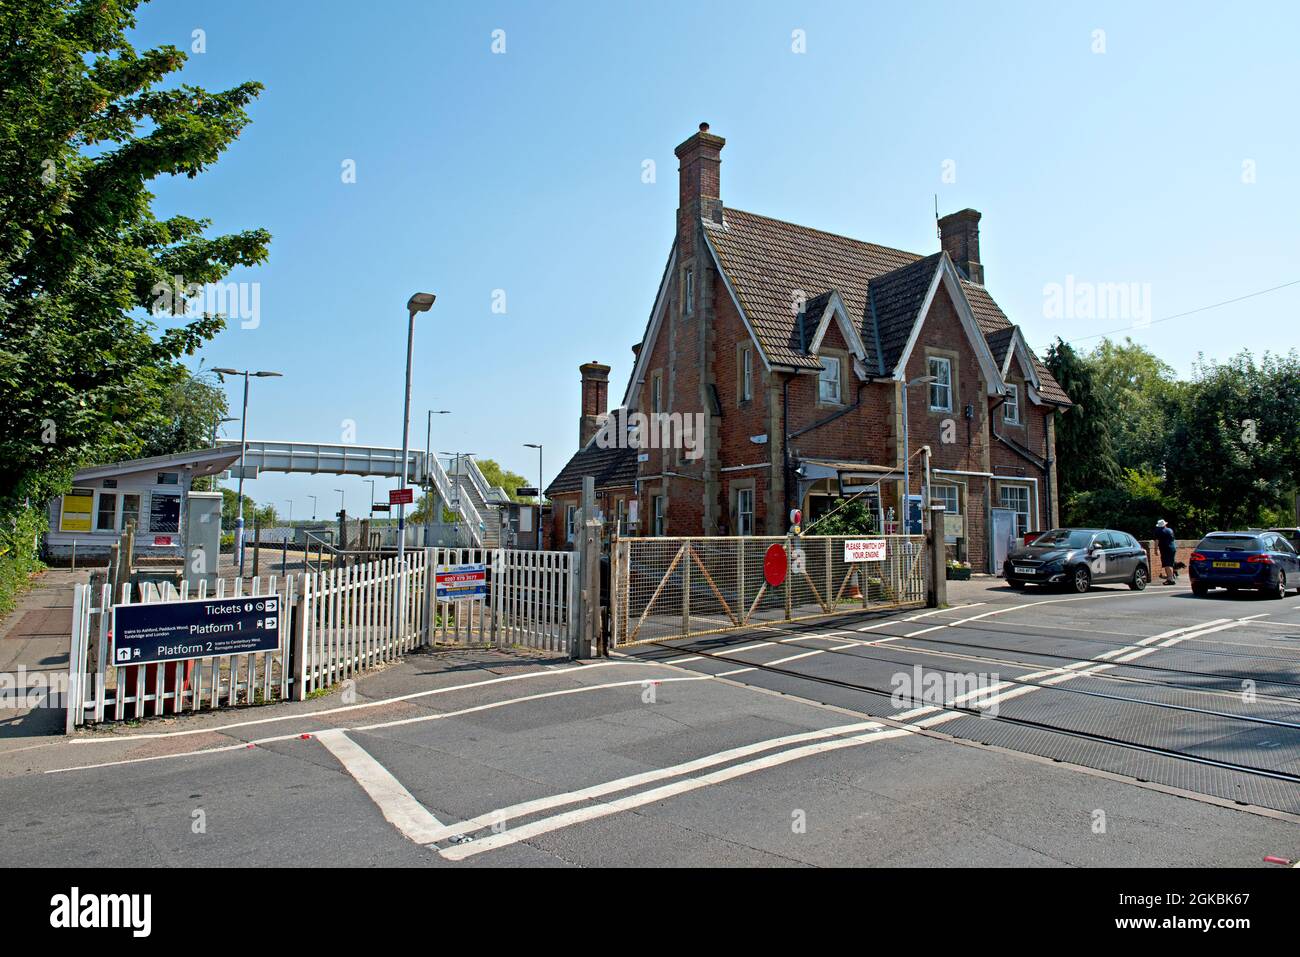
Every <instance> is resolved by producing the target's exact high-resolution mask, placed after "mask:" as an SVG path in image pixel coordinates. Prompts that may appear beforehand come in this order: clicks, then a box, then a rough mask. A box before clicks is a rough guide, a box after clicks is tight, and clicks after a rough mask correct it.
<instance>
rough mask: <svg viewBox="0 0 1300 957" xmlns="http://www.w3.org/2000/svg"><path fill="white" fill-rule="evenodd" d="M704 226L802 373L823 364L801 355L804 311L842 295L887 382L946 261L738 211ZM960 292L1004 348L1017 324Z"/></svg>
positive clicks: (1047, 394) (753, 308)
mask: <svg viewBox="0 0 1300 957" xmlns="http://www.w3.org/2000/svg"><path fill="white" fill-rule="evenodd" d="M703 224H704V230H705V233H706V234H707V236H708V238H709V241H710V242H711V243H712V244H713V248H714V249H715V250H717V254H718V260H719V261H720V262H721V264H722V268H723V271H724V272H725V274H726V277H727V280H728V281H729V282H730V284H731V288H732V289H734V290H735V293H736V296H737V297H738V298H739V300H740V304H741V307H742V308H743V309H744V311H745V315H746V316H747V317H748V319H749V321H750V324H751V325H752V326H753V327H754V333H755V335H757V336H758V340H759V344H760V345H761V346H762V348H763V351H764V352H765V353H766V354H767V357H768V360H769V361H770V362H772V363H773V364H774V365H783V366H792V367H795V368H806V369H815V368H817V367H818V365H819V363H818V360H817V359H816V358H815V357H813V356H809V355H807V354H806V353H804V352H802V351H801V350H800V349H799V323H798V316H799V303H800V301H801V300H802V299H805V298H807V297H811V296H820V295H821V294H823V293H824V292H825V291H826V290H831V289H834V290H836V291H837V292H838V293H839V295H840V298H841V299H842V300H843V301H844V307H845V308H846V309H847V310H848V312H849V316H850V317H851V318H852V319H854V320H855V321H857V322H859V323H860V324H861V329H862V339H863V342H864V343H865V345H866V347H867V366H868V368H874V369H875V370H876V372H877V374H883V375H888V374H889V373H890V372H891V371H892V369H893V366H894V364H895V363H896V362H897V360H898V358H899V356H900V355H901V353H902V349H903V347H904V346H905V345H906V344H907V340H908V338H909V335H910V333H911V324H912V320H913V319H914V318H915V316H916V314H917V312H918V311H919V310H920V306H921V302H922V301H923V300H924V298H925V293H926V291H927V289H928V286H929V282H930V280H931V279H932V278H933V276H934V269H935V267H936V265H937V263H938V259H939V256H940V255H941V254H939V253H935V254H934V255H931V256H925V257H922V256H918V255H917V254H915V253H909V252H904V251H903V250H901V249H891V248H889V247H888V246H878V245H876V244H875V243H865V242H862V241H860V240H857V239H850V238H848V237H847V236H837V235H835V234H834V233H825V232H822V231H821V230H818V229H809V228H808V227H806V226H798V225H795V224H794V223H787V222H783V221H781V220H779V219H770V218H768V217H766V216H757V215H755V214H754V213H747V212H745V211H743V210H739V209H730V208H728V209H727V210H726V212H725V213H724V216H723V222H722V223H716V222H714V221H713V220H711V219H705V220H703ZM962 289H963V291H964V292H965V294H966V298H967V300H968V301H969V302H970V306H971V310H972V312H973V313H974V314H975V319H976V321H977V323H978V324H979V327H980V330H981V331H982V332H983V333H984V336H985V339H986V340H989V339H990V337H991V336H994V335H995V334H997V339H998V341H1001V339H1002V338H1003V337H1004V336H1006V337H1008V341H1009V335H1010V333H1009V330H1010V329H1011V322H1010V320H1008V319H1007V317H1006V315H1005V314H1004V313H1003V312H1002V310H1001V309H1000V308H998V305H997V303H996V302H994V301H993V298H992V297H991V296H990V295H989V294H988V291H987V290H986V289H985V288H984V287H983V286H980V285H978V284H976V283H972V282H968V281H965V280H963V281H962ZM909 310H910V313H909ZM990 345H992V342H990ZM993 352H994V354H995V355H997V353H998V350H997V349H996V348H995V349H993ZM1001 355H1002V356H1005V355H1006V351H1005V344H1004V345H1003V348H1002V352H1001ZM1034 367H1035V371H1036V372H1037V374H1038V377H1039V379H1040V381H1041V382H1042V385H1043V388H1042V390H1041V392H1042V396H1043V398H1044V399H1045V400H1047V401H1049V402H1057V403H1061V404H1069V399H1068V398H1067V397H1066V395H1065V393H1064V392H1063V391H1062V390H1061V387H1060V386H1059V385H1058V384H1057V383H1056V380H1055V379H1053V378H1052V375H1051V373H1049V372H1048V371H1047V369H1046V367H1045V366H1044V365H1043V364H1042V362H1040V361H1039V360H1038V358H1037V357H1036V356H1035V358H1034Z"/></svg>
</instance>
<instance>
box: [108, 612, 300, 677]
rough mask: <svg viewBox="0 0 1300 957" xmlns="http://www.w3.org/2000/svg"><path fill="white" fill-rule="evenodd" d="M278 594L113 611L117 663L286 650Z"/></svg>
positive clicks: (177, 659)
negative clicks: (281, 636)
mask: <svg viewBox="0 0 1300 957" xmlns="http://www.w3.org/2000/svg"><path fill="white" fill-rule="evenodd" d="M281 605H282V602H281V600H280V597H279V596H278V595H260V596H258V595H248V596H245V597H243V598H198V599H194V600H191V601H169V602H158V603H156V604H151V605H116V606H114V608H113V664H115V665H118V666H122V665H143V664H151V663H156V662H160V661H184V660H186V659H189V658H215V657H217V656H219V655H246V654H252V653H254V652H258V651H275V650H276V649H277V648H279V647H280V615H281V612H282V608H281Z"/></svg>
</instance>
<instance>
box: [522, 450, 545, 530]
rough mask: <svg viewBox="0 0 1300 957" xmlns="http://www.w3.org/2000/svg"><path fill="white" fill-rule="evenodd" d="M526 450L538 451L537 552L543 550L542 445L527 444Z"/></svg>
mask: <svg viewBox="0 0 1300 957" xmlns="http://www.w3.org/2000/svg"><path fill="white" fill-rule="evenodd" d="M524 448H526V449H536V450H537V550H538V551H539V552H540V551H541V550H542V443H541V442H525V443H524Z"/></svg>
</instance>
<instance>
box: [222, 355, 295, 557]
mask: <svg viewBox="0 0 1300 957" xmlns="http://www.w3.org/2000/svg"><path fill="white" fill-rule="evenodd" d="M212 371H213V372H215V373H216V374H217V375H219V376H228V375H242V376H243V377H244V413H243V419H242V421H241V422H240V424H239V491H238V492H237V494H238V496H239V499H238V505H239V517H238V518H236V519H235V542H236V545H235V547H236V549H237V550H238V552H239V577H240V578H243V577H244V459H245V456H246V455H247V453H248V377H249V376H252V377H253V378H255V379H267V378H273V377H274V378H278V377H279V376H280V375H282V374H283V373H280V372H250V371H249V370H247V369H213V370H212ZM222 381H223V382H224V381H225V379H224V378H223V379H222Z"/></svg>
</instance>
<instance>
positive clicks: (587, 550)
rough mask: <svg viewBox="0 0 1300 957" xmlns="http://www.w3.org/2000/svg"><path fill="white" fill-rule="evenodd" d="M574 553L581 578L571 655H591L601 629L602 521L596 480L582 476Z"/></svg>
mask: <svg viewBox="0 0 1300 957" xmlns="http://www.w3.org/2000/svg"><path fill="white" fill-rule="evenodd" d="M575 538H576V539H577V540H576V541H575V542H574V551H575V552H576V553H577V554H576V555H575V556H574V557H575V558H576V559H577V561H578V574H579V575H580V576H581V579H580V580H579V582H578V587H577V589H576V591H577V594H578V606H577V608H575V609H573V611H574V612H576V614H575V615H574V624H575V626H576V627H575V628H574V630H573V641H572V643H571V644H570V650H569V657H571V658H590V657H591V649H592V648H593V646H594V644H595V641H596V635H597V633H598V632H599V631H600V522H599V520H597V518H596V480H595V479H594V478H593V477H592V476H590V475H584V476H583V478H582V524H581V526H580V528H579V534H578V535H577V536H575Z"/></svg>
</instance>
